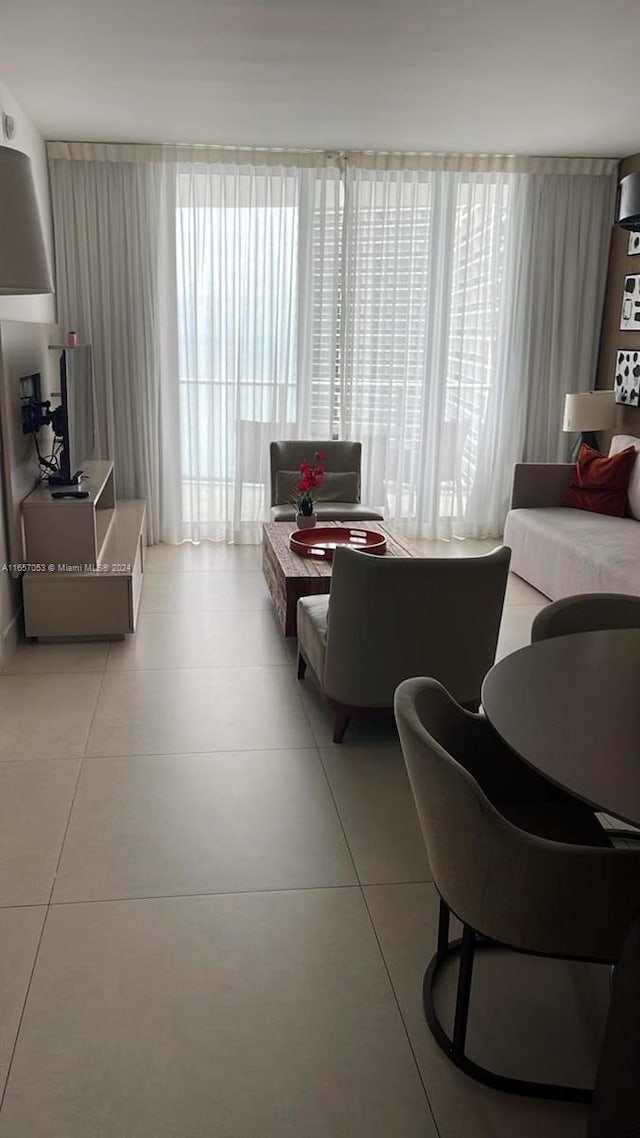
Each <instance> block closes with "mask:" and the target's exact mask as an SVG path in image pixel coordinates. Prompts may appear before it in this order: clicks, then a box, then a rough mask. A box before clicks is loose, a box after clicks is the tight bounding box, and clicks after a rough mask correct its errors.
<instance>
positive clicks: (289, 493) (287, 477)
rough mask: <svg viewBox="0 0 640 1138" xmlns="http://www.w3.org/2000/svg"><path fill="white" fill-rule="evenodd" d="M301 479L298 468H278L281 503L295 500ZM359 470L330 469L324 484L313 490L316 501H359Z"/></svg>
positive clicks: (279, 500)
mask: <svg viewBox="0 0 640 1138" xmlns="http://www.w3.org/2000/svg"><path fill="white" fill-rule="evenodd" d="M299 481H300V472H299V471H298V470H278V472H277V474H276V498H277V500H278V503H279V504H280V505H284V504H287V505H288V504H290V503H291V502H295V499H296V494H297V493H298V491H297V490H296V486H297V484H298V482H299ZM358 481H359V479H358V472H357V470H347V471H341V472H339V471H329V473H325V475H324V477H323V480H322V485H321V486H318V487H317V489H315V490H313V492H312V494H313V499H314V501H315V502H357V501H358V490H359V486H358Z"/></svg>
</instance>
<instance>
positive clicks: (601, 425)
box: [562, 391, 616, 457]
mask: <svg viewBox="0 0 640 1138" xmlns="http://www.w3.org/2000/svg"><path fill="white" fill-rule="evenodd" d="M615 419H616V405H615V397H614V393H613V391H575V392H571V393H570V394H569V395H565V397H564V420H563V423H562V430H563V431H576V432H579V438H578V439H577V440H576V444H575V446H574V448H573V457H575V455H576V454H577V453H578V451H579V449H580V447H581V446H582V444H583V443H585V444H586V445H587V446H590V447H593V448H594V449H595V450H597V449H598V440H597V439H596V436H595V434H594V432H595V431H606V430H608V429H609V428H610V427H613V426H614V424H615Z"/></svg>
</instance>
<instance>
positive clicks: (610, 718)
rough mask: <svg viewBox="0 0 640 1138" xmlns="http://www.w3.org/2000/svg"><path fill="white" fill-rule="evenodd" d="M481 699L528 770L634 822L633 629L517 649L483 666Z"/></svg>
mask: <svg viewBox="0 0 640 1138" xmlns="http://www.w3.org/2000/svg"><path fill="white" fill-rule="evenodd" d="M482 705H483V708H484V712H485V714H486V716H487V718H488V719H489V721H490V723H491V724H492V725H493V727H494V728H495V730H496V731H497V733H498V734H499V735H500V737H501V738H502V739H503V740H504V742H505V743H507V744H508V746H509V747H511V748H512V750H514V751H516V753H517V754H518V755H520V756H521V758H522V759H524V761H525V762H526V763H528V764H529V766H531V767H533V768H534V770H536V771H538V772H539V773H540V774H542V775H544V776H545V777H546V778H548V779H549V780H550V781H551V782H553V783H555V784H556V785H557V786H560V787H562V788H563V789H565V790H568V791H570V792H571V793H572V794H574V795H576V796H577V797H578V798H581V799H582V800H583V801H584V802H586V803H588V804H589V805H590V806H592V807H593V808H594V809H595V810H599V811H602V812H603V813H606V814H612V815H614V816H615V817H616V818H621V819H623V820H624V821H626V822H629V823H631V825H632V826H640V629H611V630H608V631H604V632H581V633H577V634H575V635H572V636H557V637H554V638H553V639H550V640H542V641H539V642H538V643H536V644H530V645H528V646H527V647H526V648H521V649H520V650H519V651H518V652H513V653H511V655H509V656H505V657H504V658H503V659H502V660H499V661H498V663H497V664H494V666H493V667H492V668H491V670H490V671H489V672H488V674H487V676H486V677H485V680H484V683H483V686H482Z"/></svg>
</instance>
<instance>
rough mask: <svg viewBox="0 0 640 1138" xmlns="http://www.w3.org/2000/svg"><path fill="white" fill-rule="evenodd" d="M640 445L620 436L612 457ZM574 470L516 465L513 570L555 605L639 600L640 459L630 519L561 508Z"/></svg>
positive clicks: (510, 519)
mask: <svg viewBox="0 0 640 1138" xmlns="http://www.w3.org/2000/svg"><path fill="white" fill-rule="evenodd" d="M632 445H633V446H635V447H636V450H640V439H636V438H632V437H631V436H629V435H616V436H615V437H614V438H613V439H612V440H611V447H610V450H609V453H610V454H615V453H618V451H620V450H624V448H625V447H627V446H632ZM571 470H572V464H571V463H518V464H516V466H515V469H514V477H513V490H512V495H511V509H510V510H509V513H508V515H507V520H506V522H505V527H504V544H505V545H508V546H509V547H510V548H511V569H512V571H513V572H514V573H517V574H518V576H519V577H523V578H524V580H525V581H528V582H529V583H530V584H531V585H533V586H534V588H536V589H539V590H540V592H541V593H544V594H545V595H546V596H547V597H550V598H551V600H553V601H555V600H558V599H559V598H560V597H566V596H570V595H572V594H574V593H601V592H607V593H630V594H633V595H635V596H640V459H636V463H635V467H634V470H633V473H632V476H631V481H630V483H629V493H628V510H629V515H630V516H628V517H625V518H610V517H607V516H605V515H604V514H594V513H591V512H589V511H587V510H572V509H567V508H566V507H562V506H561V505H560V502H561V501H562V497H563V494H564V492H565V490H566V489H567V487H568V485H569V480H570V476H571Z"/></svg>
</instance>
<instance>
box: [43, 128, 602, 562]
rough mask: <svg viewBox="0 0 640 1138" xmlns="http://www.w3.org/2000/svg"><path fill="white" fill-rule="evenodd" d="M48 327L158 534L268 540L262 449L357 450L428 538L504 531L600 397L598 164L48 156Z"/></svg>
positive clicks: (154, 154) (54, 150)
mask: <svg viewBox="0 0 640 1138" xmlns="http://www.w3.org/2000/svg"><path fill="white" fill-rule="evenodd" d="M49 154H50V172H51V184H52V202H53V211H54V230H55V247H56V275H57V281H56V288H57V297H58V306H59V317H60V320H61V322H62V323H63V324H65V325H66V326H68V327H77V328H78V329H79V331H80V334H81V336H82V338H83V339H86V340H87V341H89V342H91V343H92V344H93V346H94V360H95V374H96V405H97V412H98V414H97V419H98V429H99V441H100V449H101V452H102V453H103V454H104V455H105V456H108V457H111V456H113V457H114V458H115V460H116V468H117V479H118V485H119V490H120V491H121V493H123V494H124V495H130V496H136V495H137V496H144V497H146V498H147V501H148V505H149V509H148V537H149V539H150V540H151V541H154V540H158V538H159V537H161V538H162V539H164V540H170V541H180V540H185V539H194V540H200V539H203V538H213V539H216V540H232V541H247V542H253V541H256V540H259V537H260V523H261V521H262V519H263V518H264V517H266V516H267V510H268V496H267V484H268V469H267V467H268V443H269V441H270V439H272V438H275V437H281V438H283V437H296V436H297V437H309V438H314V437H317V438H323V437H324V438H327V437H344V438H353V439H360V440H361V441H362V443H363V498H365V499H366V500H367V501H369V502H371V503H372V504H376V505H379V506H381V507H382V508H383V509H384V512H385V514H386V516H387V517H388V518H389V520H390V521H391V522H392V523H393V524H395V525H396V526H398V528H400V529H401V530H403V531H404V532H406V533H407V534H409V535H413V536H416V537H427V538H431V537H450V536H459V537H464V536H495V537H496V538H498V537H499V536H500V534H501V532H502V526H503V522H504V516H505V514H506V510H507V508H508V498H509V487H510V484H511V476H512V469H513V464H514V462H516V461H519V460H522V459H523V458H526V459H529V460H535V461H553V460H555V459H557V458H563V457H565V456H566V451H567V445H568V443H569V442H570V440H568V439H567V437H566V436H565V435H564V434H563V432H562V431H561V410H562V400H563V396H564V393H565V392H566V391H572V390H573V391H576V390H588V389H589V388H590V387H592V386H593V381H594V375H595V362H596V355H597V342H598V330H599V327H600V321H601V312H602V301H603V293H604V281H605V275H606V258H607V252H608V243H609V236H610V221H611V216H612V210H613V201H614V195H615V172H612V169H609V167H608V166H607V164H606V163H604V164H603V162H601V161H593V162H590V161H588V162H582V161H577V160H575V161H574V160H572V161H569V160H556V159H549V160H543V159H540V160H536V159H532V160H526V159H514V160H511V159H508V160H506V159H500V158H499V157H495V158H492V157H491V156H480V157H479V158H473V156H464V155H463V156H443V155H440V156H437V155H435V156H428V155H422V156H415V155H386V156H385V155H367V154H365V153H360V154H358V155H352V156H349V155H347V156H341V157H340V158H339V159H335V158H331V157H330V156H322V155H320V154H313V155H306V154H304V153H302V152H301V153H300V154H298V155H296V154H293V153H284V152H283V153H282V156H281V161H278V160H277V155H276V154H275V152H274V153H273V154H264V153H262V152H255V153H253V152H240V151H229V152H226V151H225V152H224V153H223V152H222V151H218V150H215V151H211V152H210V151H208V150H206V151H203V150H200V149H197V148H192V149H190V150H184V149H180V148H148V147H140V146H133V147H117V146H106V145H105V146H103V145H98V144H96V145H95V146H93V145H89V144H64V143H56V144H51V145H50V147H49Z"/></svg>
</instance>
